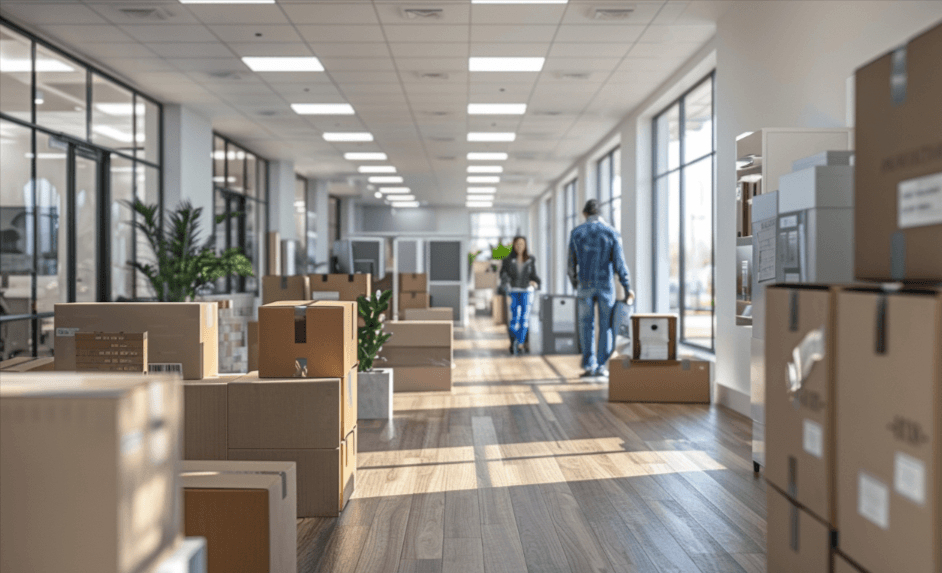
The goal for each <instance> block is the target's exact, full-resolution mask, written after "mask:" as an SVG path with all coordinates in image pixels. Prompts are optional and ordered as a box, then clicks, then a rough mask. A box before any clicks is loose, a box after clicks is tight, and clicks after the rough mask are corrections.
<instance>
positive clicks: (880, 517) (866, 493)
mask: <svg viewBox="0 0 942 573" xmlns="http://www.w3.org/2000/svg"><path fill="white" fill-rule="evenodd" d="M857 513H859V514H860V515H861V516H862V517H863V518H864V519H866V520H867V521H869V522H871V523H873V524H874V525H876V526H877V527H879V528H881V529H889V528H890V491H889V488H887V487H886V484H884V483H883V482H882V481H880V480H878V479H877V478H875V477H873V476H871V475H870V474H868V473H866V472H860V473H859V474H858V475H857Z"/></svg>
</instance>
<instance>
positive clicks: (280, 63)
mask: <svg viewBox="0 0 942 573" xmlns="http://www.w3.org/2000/svg"><path fill="white" fill-rule="evenodd" d="M242 61H243V62H245V65H247V66H248V67H249V69H250V70H252V71H253V72H323V71H324V65H323V64H321V61H320V60H318V59H317V58H315V57H314V56H299V57H298V56H290V57H281V56H275V57H268V56H263V57H258V56H246V57H244V58H242Z"/></svg>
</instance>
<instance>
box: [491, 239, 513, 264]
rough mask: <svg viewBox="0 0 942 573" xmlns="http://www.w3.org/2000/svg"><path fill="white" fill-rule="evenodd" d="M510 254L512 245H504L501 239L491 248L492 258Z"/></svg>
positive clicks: (496, 258) (495, 258) (497, 258)
mask: <svg viewBox="0 0 942 573" xmlns="http://www.w3.org/2000/svg"><path fill="white" fill-rule="evenodd" d="M509 254H510V247H508V246H507V245H504V244H503V243H501V242H500V241H497V246H496V247H494V248H493V249H491V258H492V259H494V260H498V261H499V260H500V259H503V258H504V257H506V256H507V255H509Z"/></svg>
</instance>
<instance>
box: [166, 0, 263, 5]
mask: <svg viewBox="0 0 942 573" xmlns="http://www.w3.org/2000/svg"><path fill="white" fill-rule="evenodd" d="M274 3H275V0H180V4H274Z"/></svg>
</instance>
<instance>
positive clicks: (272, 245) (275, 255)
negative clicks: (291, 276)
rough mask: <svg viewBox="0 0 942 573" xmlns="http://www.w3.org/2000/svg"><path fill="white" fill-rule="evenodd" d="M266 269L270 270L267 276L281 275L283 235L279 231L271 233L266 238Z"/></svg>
mask: <svg viewBox="0 0 942 573" xmlns="http://www.w3.org/2000/svg"><path fill="white" fill-rule="evenodd" d="M266 239H267V240H266V245H265V246H266V249H265V251H266V253H267V254H268V257H266V259H265V263H266V264H265V268H266V269H268V272H267V273H265V274H266V275H280V274H281V234H280V233H279V232H278V231H269V232H268V236H267V237H266Z"/></svg>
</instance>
